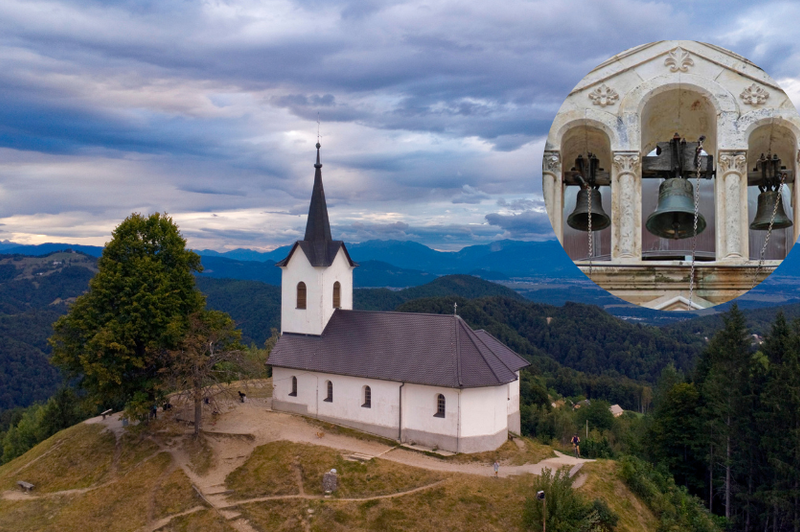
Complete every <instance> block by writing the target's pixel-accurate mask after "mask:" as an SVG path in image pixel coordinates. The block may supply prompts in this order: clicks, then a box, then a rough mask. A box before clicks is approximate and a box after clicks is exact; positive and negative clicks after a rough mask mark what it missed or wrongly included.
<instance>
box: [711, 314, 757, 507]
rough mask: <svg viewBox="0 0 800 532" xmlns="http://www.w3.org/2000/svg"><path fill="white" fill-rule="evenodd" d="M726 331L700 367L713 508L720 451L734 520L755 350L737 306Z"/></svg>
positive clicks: (718, 335)
mask: <svg viewBox="0 0 800 532" xmlns="http://www.w3.org/2000/svg"><path fill="white" fill-rule="evenodd" d="M723 322H724V324H725V325H724V328H723V329H722V330H721V331H719V332H717V333H716V334H715V335H714V337H713V338H711V341H710V342H709V344H708V349H707V350H706V351H705V352H704V353H703V357H702V358H701V360H700V362H699V363H698V374H699V379H698V380H699V381H700V382H699V385H700V392H701V396H702V400H703V403H704V406H703V409H702V414H703V415H704V417H705V419H706V427H707V442H708V449H709V508H711V507H712V506H711V505H712V501H713V471H714V464H715V454H716V453H715V450H716V449H718V448H719V449H720V450H721V451H722V452H723V453H724V455H723V456H721V457H720V456H716V459H718V458H721V462H722V465H723V467H724V469H725V480H724V496H725V517H726V518H728V519H730V518H731V509H732V501H731V498H732V496H733V484H732V482H733V480H734V479H733V477H732V474H733V466H734V462H735V456H734V454H735V453H736V449H735V447H736V442H737V435H738V433H739V430H740V428H742V427H744V425H746V423H747V420H746V419H742V413H743V412H745V411H746V405H747V401H746V398H747V396H748V394H747V390H748V379H749V376H750V364H751V352H752V349H751V346H750V337H749V336H748V333H747V327H746V325H745V317H744V314H742V312H741V311H740V310H739V307H738V306H737V305H735V304H734V305H733V306H731V308H730V310H729V311H728V313H727V314H726V315H724V316H723Z"/></svg>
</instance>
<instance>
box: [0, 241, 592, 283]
mask: <svg viewBox="0 0 800 532" xmlns="http://www.w3.org/2000/svg"><path fill="white" fill-rule="evenodd" d="M68 248H69V249H74V250H76V251H81V252H83V253H86V254H88V255H93V256H95V257H99V256H100V254H101V253H102V251H103V248H102V247H100V246H78V245H72V244H62V243H53V244H50V243H48V244H38V245H16V244H11V243H2V244H0V253H8V254H13V253H19V254H22V255H45V254H47V253H51V252H53V251H60V250H63V249H68ZM290 249H291V246H283V247H279V248H277V249H274V250H273V251H269V252H259V251H254V250H251V249H235V250H232V251H226V252H224V253H220V252H217V251H213V250H207V249H201V250H196V252H197V253H198V254H199V255H201V256H202V257H203V266H204V267H206V268H207V269H209V270H212V272H208V273H207V275H210V276H212V277H222V276H226V277H232V278H236V279H250V280H258V281H263V282H267V283H271V284H277V283H279V282H280V272H279V271H278V270H277V269H275V270H274V272H275V273H274V275H273V274H271V273H260V272H258V266H257V265H255V264H249V263H253V262H255V263H263V266H266V267H267V268H269V267H270V266H271V264H270V263H272V264H274V263H275V262H278V261H279V260H282V259H283V258H285V257H286V255H287V254H288V253H289V250H290ZM347 249H348V251H349V252H350V256H351V257H352V258H353V260H355V261H356V262H358V263H360V264H361V265H362V268H363V269H362V268H359V269H357V270H356V276H357V277H358V276H359V273H361V272H363V273H364V276H363V279H356V285H357V286H390V287H404V286H414V285H418V284H424V283H426V282H428V281H430V280H431V279H432V277H430V276H436V275H446V274H450V273H474V274H476V275H478V276H480V277H485V278H490V279H498V278H499V279H504V278H509V277H532V276H534V277H547V276H555V277H559V278H569V279H581V278H584V276H583V274H582V273H581V272H580V271H579V270H578V269H577V268H576V267H575V265H574V264H573V263H572V261H571V260H570V258H569V257H568V256H567V254H566V253H565V252H564V250H563V249H562V248H561V245H560V244H559V243H558V242H557V241H555V240H548V241H545V242H521V241H517V240H500V241H497V242H492V243H491V244H481V245H475V246H468V247H465V248H463V249H462V250H461V251H456V252H447V251H436V250H434V249H431V248H429V247H427V246H424V245H422V244H418V243H416V242H407V241H400V240H369V241H367V242H361V243H358V244H347ZM226 260H228V261H232V262H229V263H228V262H224V261H226ZM372 261H377V262H380V263H383V264H375V263H371V262H372ZM368 262H370V264H367V263H368ZM406 270H408V271H406ZM237 272H238V273H237ZM378 272H381V275H384V272H386V273H385V275H386V276H388V277H389V278H391V277H392V276H393V277H395V278H396V279H402V280H403V281H402V283H399V282H396V281H395V282H394V283H389V284H386V283H384V278H383V277H376V275H377V274H378Z"/></svg>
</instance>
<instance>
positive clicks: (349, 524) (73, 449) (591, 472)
mask: <svg viewBox="0 0 800 532" xmlns="http://www.w3.org/2000/svg"><path fill="white" fill-rule="evenodd" d="M254 395H256V394H254ZM261 401H263V400H260V399H255V400H254V401H253V402H251V403H249V404H246V405H236V404H235V403H233V404H229V403H225V404H223V405H221V406H222V413H221V415H219V416H218V418H217V422H216V423H217V424H216V427H215V428H214V430H213V431H212V432H206V433H204V434H203V435H202V436H201V438H200V439H199V440H197V441H195V440H192V439H191V438H190V437H189V434H188V433H189V432H190V430H191V429H187V428H186V427H185V426H183V425H181V424H179V423H176V422H174V421H171V420H170V421H167V420H160V421H159V422H158V423H156V424H155V425H153V426H151V427H149V430H148V431H147V433H142V432H140V431H137V430H128V431H127V432H126V431H124V430H122V428H121V426H120V423H119V420H118V419H117V418H113V417H112V418H109V419H108V420H106V421H105V422H103V421H101V420H99V419H95V420H92V421H93V423H92V424H87V423H82V424H79V425H76V426H74V427H71V428H69V429H67V430H64V431H62V432H59V433H58V434H56V435H55V436H53V437H51V438H50V439H48V440H46V441H45V442H43V443H41V444H39V445H38V446H36V447H34V448H33V449H31V450H30V451H29V452H28V453H26V454H25V455H23V456H21V457H19V458H17V459H16V460H14V461H12V462H10V463H8V464H5V465H3V466H0V491H2V493H1V494H0V495H1V496H2V498H0V529H2V530H6V529H9V530H18V531H21V532H26V531H59V532H72V531H81V532H83V531H89V532H91V531H103V532H115V531H123V530H125V531H128V530H153V531H155V530H160V531H163V532H166V531H178V530H212V529H213V530H220V531H234V530H256V529H257V530H296V529H304V528H305V529H308V530H333V531H344V530H396V531H411V530H414V531H422V532H426V531H434V530H435V531H438V530H474V529H475V520H476V518H479V519H480V522H481V525H480V529H481V530H487V531H495V530H496V531H500V530H503V531H509V530H511V531H515V530H520V531H521V530H524V529H525V527H524V524H523V520H522V516H523V510H524V508H525V505H526V501H527V500H528V499H529V498H530V497H532V495H533V493H532V492H531V487H530V485H531V481H532V479H533V478H535V477H533V476H532V474H531V473H530V472H527V471H533V472H536V471H541V469H542V468H543V467H550V468H556V467H559V464H563V463H564V461H565V460H566V461H567V463H569V464H571V463H574V462H576V460H575V459H574V458H566V459H560V458H558V457H556V456H554V454H553V451H552V449H551V448H548V447H546V446H543V445H541V444H539V443H537V442H535V441H533V440H529V439H518V440H517V443H516V444H515V443H512V442H510V441H509V442H507V443H506V444H505V445H503V446H502V447H501V448H500V449H499V450H498V451H497V452H496V453H485V454H483V455H475V456H473V457H470V458H466V459H462V458H461V457H459V456H456V457H452V458H439V457H432V456H425V455H423V454H420V453H415V452H409V451H404V450H396V449H395V450H393V446H392V442H389V441H384V440H380V439H375V438H372V437H371V436H369V435H365V434H362V433H358V432H356V431H351V430H347V429H340V428H338V427H335V426H331V425H327V424H319V423H318V422H315V421H313V420H308V421H306V420H304V419H303V418H300V417H296V416H285V415H282V414H277V413H272V412H270V411H269V410H267V409H265V408H264V404H263V403H262V402H261ZM209 417H211V416H210V415H209ZM267 426H268V427H270V430H268V431H264V430H262V428H263V427H267ZM320 431H322V433H323V434H326V437H324V438H322V439H320V438H317V437H316V436H315V433H319V432H320ZM288 440H292V441H288ZM353 455H357V456H359V459H358V460H356V459H354V458H352V457H353ZM378 455H380V457H378ZM495 458H498V459H499V460H501V462H502V465H501V470H500V471H501V477H500V478H492V476H491V475H492V473H491V467H490V464H491V462H492V461H493V460H495ZM543 459H544V460H543ZM537 462H538V463H537ZM586 465H587V467H586V473H580V474H579V475H577V476H576V477H575V478H576V479H577V481H576V484H575V485H576V486H578V485H579V484H581V485H583V486H584V487H577V488H576V493H577V495H578V497H581V498H582V499H584V500H586V501H592V500H594V499H599V500H600V501H603V503H604V504H605V506H606V507H607V508H608V509H609V510H610V511H612V512H614V513H615V514H616V515H617V516H618V518H619V523H618V525H617V528H616V530H617V532H633V531H642V530H643V531H653V532H654V531H655V530H656V529H657V527H658V520H657V519H656V517H655V516H654V515H653V513H652V512H651V511H650V510H649V509H648V508H647V507H646V506H645V505H644V504H643V503H642V502H641V501H640V500H639V499H638V498H637V496H636V495H634V494H633V493H632V492H631V491H630V490H629V489H628V487H627V486H626V485H625V483H624V482H623V481H622V480H621V478H620V476H619V475H618V474H617V472H616V466H615V463H614V462H610V461H602V462H596V463H587V464H586ZM595 465H597V466H598V467H594V466H595ZM588 466H593V467H588ZM331 468H335V469H336V470H337V472H338V480H339V482H338V489H337V491H336V492H335V493H334V494H333V496H331V497H323V494H322V490H321V487H322V486H321V484H322V483H321V480H322V476H323V474H324V473H325V472H326V471H328V470H330V469H331ZM18 479H25V480H26V481H28V482H31V483H33V484H34V485H35V486H36V487H35V489H34V491H33V492H32V493H31V494H24V493H20V492H19V491H18V489H17V486H16V481H17V480H18ZM15 490H17V491H15ZM200 494H202V496H200Z"/></svg>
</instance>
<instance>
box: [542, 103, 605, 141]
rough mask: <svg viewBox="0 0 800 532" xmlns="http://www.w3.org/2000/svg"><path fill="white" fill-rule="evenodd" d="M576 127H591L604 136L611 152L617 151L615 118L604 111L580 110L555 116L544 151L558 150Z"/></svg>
mask: <svg viewBox="0 0 800 532" xmlns="http://www.w3.org/2000/svg"><path fill="white" fill-rule="evenodd" d="M576 127H592V128H595V129H598V130H600V131H602V132H603V133H605V134H606V136H607V137H608V141H609V145H610V146H611V149H612V150H615V149H618V148H617V145H618V144H619V140H618V135H617V130H618V129H619V124H618V121H617V117H616V116H615V115H613V114H611V113H608V112H606V111H597V110H594V109H580V110H574V111H568V112H566V113H559V114H558V115H556V118H555V120H554V121H553V125H552V126H551V127H550V134H549V135H548V137H547V143H546V146H545V150H560V149H561V145H562V144H563V142H564V136H565V135H567V134H568V133H569V132H570V130H572V129H574V128H576Z"/></svg>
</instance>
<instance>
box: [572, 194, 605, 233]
mask: <svg viewBox="0 0 800 532" xmlns="http://www.w3.org/2000/svg"><path fill="white" fill-rule="evenodd" d="M590 192H591V194H592V231H602V230H603V229H605V228H606V227H608V226H609V225H611V218H609V217H608V215H607V214H606V213H605V211H604V210H603V196H602V195H601V194H600V191H599V190H597V189H596V188H592V189H588V190H587V189H585V188H581V189H580V190H579V191H578V198H577V199H576V200H575V210H574V211H572V214H570V215H569V216H568V217H567V225H569V226H570V227H572V228H573V229H577V230H578V231H588V230H589V205H587V201H588V199H589V198H588V196H587V195H588V194H589V193H590Z"/></svg>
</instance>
